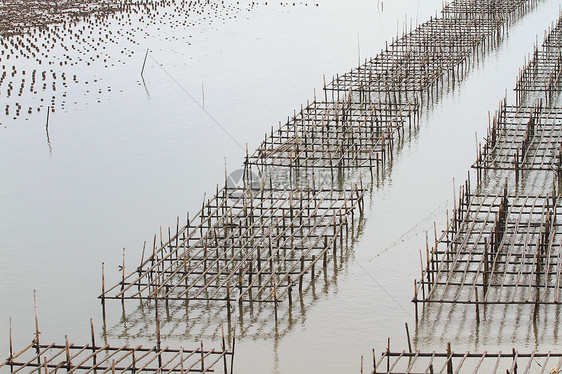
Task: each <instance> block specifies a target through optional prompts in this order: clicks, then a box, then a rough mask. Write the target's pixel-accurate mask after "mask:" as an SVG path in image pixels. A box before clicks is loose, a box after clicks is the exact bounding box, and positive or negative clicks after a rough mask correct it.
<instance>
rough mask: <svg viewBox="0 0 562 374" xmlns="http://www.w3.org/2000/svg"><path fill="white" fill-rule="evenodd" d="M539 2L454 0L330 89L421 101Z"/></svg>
mask: <svg viewBox="0 0 562 374" xmlns="http://www.w3.org/2000/svg"><path fill="white" fill-rule="evenodd" d="M535 3H536V1H521V0H518V1H510V0H503V1H493V2H490V1H464V0H463V1H453V2H452V3H451V4H450V5H448V6H447V7H445V8H444V10H443V14H442V17H441V18H434V19H433V18H432V19H431V20H430V21H428V22H426V23H424V24H422V25H420V26H419V27H418V28H416V29H415V30H413V31H412V32H410V33H409V34H407V35H405V36H403V37H402V38H397V40H396V41H394V42H393V43H392V44H391V45H390V46H387V47H386V49H385V50H384V51H382V52H381V53H380V54H379V55H378V56H376V57H375V58H373V59H371V60H369V61H367V62H366V63H365V64H363V65H361V66H359V67H358V68H357V69H354V70H352V71H351V72H349V73H346V74H344V75H341V76H337V77H336V78H335V79H334V80H333V81H332V82H331V83H330V84H328V85H327V86H325V89H327V90H343V91H349V90H350V89H352V90H354V91H359V92H369V93H377V94H378V95H377V96H373V95H370V99H371V100H375V99H376V100H379V101H388V100H389V98H390V99H393V100H398V102H408V101H409V100H416V99H418V98H421V99H423V95H421V94H423V93H427V92H429V91H428V88H430V87H434V86H435V87H436V86H437V85H438V84H439V82H440V81H442V80H443V79H444V77H445V76H446V77H447V79H449V78H450V77H452V78H453V80H455V79H456V78H457V77H458V78H461V77H462V75H463V74H464V71H465V70H466V69H467V67H468V65H469V64H468V63H469V62H470V59H471V58H473V57H474V55H475V53H474V52H477V48H478V47H479V46H482V47H485V46H486V44H487V43H494V42H495V41H496V40H497V39H498V38H500V37H501V35H502V33H503V30H504V27H505V26H506V24H507V21H509V20H510V19H512V18H515V17H517V16H520V15H522V14H523V13H525V12H527V11H528V10H529V9H530V8H531V7H532V6H534V4H535Z"/></svg>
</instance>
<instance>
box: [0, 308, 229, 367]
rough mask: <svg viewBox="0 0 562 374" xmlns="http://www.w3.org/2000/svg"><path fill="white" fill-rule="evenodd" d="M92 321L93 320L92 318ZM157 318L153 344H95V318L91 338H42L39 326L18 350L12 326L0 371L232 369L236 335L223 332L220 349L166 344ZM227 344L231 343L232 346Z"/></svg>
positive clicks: (201, 344) (200, 345) (201, 345)
mask: <svg viewBox="0 0 562 374" xmlns="http://www.w3.org/2000/svg"><path fill="white" fill-rule="evenodd" d="M90 322H91V321H90ZM159 326H160V319H158V320H157V342H156V345H155V346H154V347H143V346H142V345H138V346H128V345H125V346H112V345H109V344H107V343H102V344H96V339H95V333H94V326H93V322H91V334H92V336H91V342H89V343H87V344H82V345H79V344H75V343H73V342H70V341H69V338H68V336H66V337H65V342H64V343H63V344H60V343H59V344H57V343H50V344H42V343H40V342H39V334H40V332H39V330H38V326H37V325H36V327H37V331H36V333H35V337H34V339H33V341H32V342H31V344H29V345H28V346H27V347H25V348H23V349H22V350H21V351H19V352H16V351H14V349H13V347H12V341H11V329H10V355H9V357H8V358H7V359H6V361H4V362H1V363H0V371H3V370H6V369H7V370H10V373H31V372H37V373H41V374H43V373H44V374H49V373H57V372H59V371H65V372H69V373H107V372H111V373H123V374H124V373H164V372H165V373H196V372H198V373H211V372H215V371H217V369H218V370H219V371H221V372H222V373H225V374H226V373H232V368H233V360H234V346H235V340H234V339H235V338H233V340H232V341H231V342H227V341H226V339H225V336H224V333H223V335H222V343H221V348H220V349H214V348H212V349H206V348H205V347H204V344H203V342H201V343H200V344H198V346H197V347H195V348H194V349H183V348H179V349H178V348H170V347H168V346H163V345H162V342H161V341H160V333H159ZM228 345H230V347H232V348H231V349H229V347H228Z"/></svg>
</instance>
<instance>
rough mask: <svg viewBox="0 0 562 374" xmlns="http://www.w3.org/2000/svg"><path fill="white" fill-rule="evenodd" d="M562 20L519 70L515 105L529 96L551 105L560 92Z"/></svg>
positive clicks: (548, 33)
mask: <svg viewBox="0 0 562 374" xmlns="http://www.w3.org/2000/svg"><path fill="white" fill-rule="evenodd" d="M561 32H562V19H559V20H558V21H557V23H556V24H555V25H554V26H553V27H552V28H551V29H550V30H549V31H548V32H547V36H546V37H545V39H544V42H543V44H542V46H541V48H540V49H539V48H538V47H535V49H534V51H533V54H532V56H531V58H529V61H528V62H527V63H526V64H525V66H524V67H523V69H521V70H520V72H519V75H518V77H517V82H516V85H515V91H516V92H517V103H518V104H519V103H521V102H522V101H523V100H525V98H527V97H529V96H530V94H534V95H535V96H536V95H539V96H541V97H543V98H544V99H545V101H546V104H547V105H550V104H551V103H552V100H553V99H554V96H555V94H557V93H558V92H560V89H561V85H560V74H561V73H562V37H561V35H560V33H561Z"/></svg>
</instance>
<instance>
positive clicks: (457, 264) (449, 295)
mask: <svg viewBox="0 0 562 374" xmlns="http://www.w3.org/2000/svg"><path fill="white" fill-rule="evenodd" d="M561 21H562V18H560V19H559V20H558V22H557V24H556V25H555V26H554V27H553V29H552V30H550V32H549V34H548V35H547V36H546V37H545V41H544V43H543V49H548V50H555V49H562V39H560V38H558V35H560V31H561V30H562V22H561ZM556 40H558V42H556ZM536 51H537V49H535V52H534V53H533V57H532V59H531V61H529V63H527V64H526V68H525V71H527V70H528V69H530V68H529V67H531V68H532V67H533V66H545V64H544V61H542V59H547V60H548V59H550V57H549V56H550V55H551V54H550V52H549V53H537V52H536ZM551 67H554V65H552V66H551ZM561 69H562V66H560V65H557V66H556V70H552V71H550V73H549V74H551V75H553V76H558V75H559V74H560V70H561ZM532 76H533V75H532V74H523V75H520V76H519V78H518V80H517V88H516V90H518V91H521V90H523V89H524V88H523V87H526V88H528V87H530V88H529V90H527V91H525V95H526V100H531V99H532V95H533V94H534V93H536V91H537V87H541V84H542V82H543V75H541V74H538V75H536V76H535V78H536V82H534V81H529V80H530V79H532V78H531V77H532ZM521 77H525V78H524V79H525V80H527V83H525V84H524V85H522V84H520V82H521ZM552 87H553V86H552V85H549V86H544V85H543V86H542V91H540V92H539V94H538V95H535V96H534V97H533V98H534V99H535V103H534V104H532V105H525V104H524V103H519V104H517V105H514V106H510V105H507V103H506V101H505V100H503V101H502V102H501V103H500V106H499V109H498V111H497V112H496V114H495V116H494V119H493V121H492V123H491V125H490V127H489V129H488V134H487V137H486V142H485V144H484V146H483V147H482V146H481V147H480V149H479V152H478V155H477V160H476V162H475V163H474V165H473V168H475V169H476V175H477V185H476V188H474V189H472V188H471V186H470V179H468V180H467V182H466V183H465V184H464V185H463V186H461V189H460V193H459V197H458V201H457V203H456V205H455V209H454V211H453V217H452V219H450V220H449V219H448V220H447V221H448V226H447V228H446V229H445V231H444V234H443V235H442V237H441V238H440V239H439V240H438V239H437V237H436V240H435V245H434V246H433V248H431V250H430V249H429V247H428V248H427V253H426V266H425V269H422V278H421V280H420V281H419V282H416V287H415V295H414V300H413V301H414V302H415V303H416V310H417V304H418V302H422V303H424V304H425V303H450V304H475V305H476V306H477V313H478V305H487V304H504V305H515V304H519V305H521V304H529V305H534V306H535V310H536V306H538V305H540V304H558V303H559V302H560V296H561V291H562V290H561V285H562V284H561V283H562V236H561V235H560V224H559V222H558V220H559V216H560V214H562V211H561V210H560V209H561V208H560V204H559V196H560V183H561V181H562V178H561V177H562V157H561V156H562V153H561V152H562V148H561V147H562V108H559V107H555V106H552V105H549V104H552V100H548V101H546V102H547V104H546V105H545V100H544V97H543V96H542V94H543V93H544V92H547V91H550V90H552ZM558 91H559V89H556V90H553V91H552V92H558ZM518 97H519V98H518V101H520V98H521V96H518ZM551 98H554V97H552V96H551Z"/></svg>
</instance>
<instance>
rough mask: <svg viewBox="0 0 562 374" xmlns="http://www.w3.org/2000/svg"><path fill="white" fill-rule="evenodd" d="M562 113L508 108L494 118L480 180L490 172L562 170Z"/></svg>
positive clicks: (480, 157)
mask: <svg viewBox="0 0 562 374" xmlns="http://www.w3.org/2000/svg"><path fill="white" fill-rule="evenodd" d="M561 145H562V109H561V108H553V107H546V108H545V107H543V105H542V102H539V103H538V104H537V105H535V106H534V107H526V106H508V105H506V104H505V101H504V102H502V103H501V104H500V109H499V110H498V111H497V112H496V115H495V116H494V119H493V122H492V125H491V126H490V128H489V129H488V135H487V137H486V142H485V144H484V146H483V147H481V149H480V151H479V154H478V158H477V160H476V163H475V164H474V165H473V167H474V168H476V169H477V170H478V174H479V176H481V174H482V173H484V172H486V171H487V170H491V169H495V170H514V171H515V172H516V173H519V172H520V171H524V170H543V171H553V170H554V171H557V172H560V170H561V169H562V164H561V163H562V157H561V148H560V147H561Z"/></svg>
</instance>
